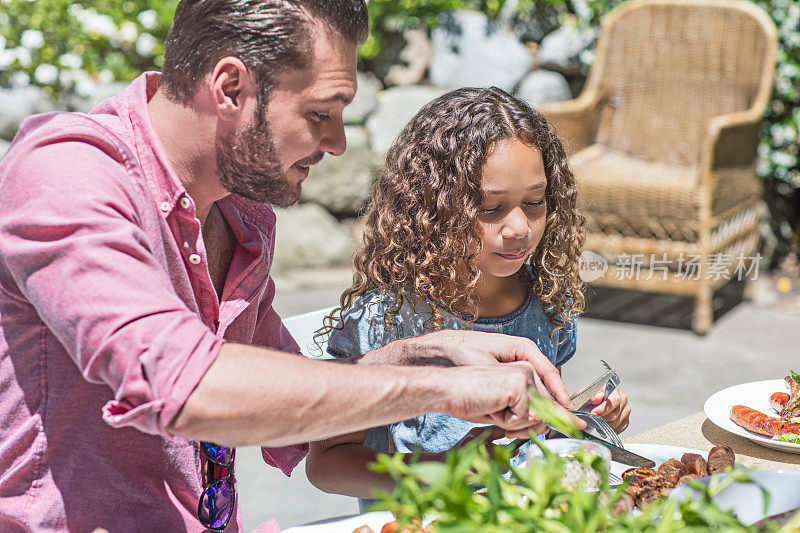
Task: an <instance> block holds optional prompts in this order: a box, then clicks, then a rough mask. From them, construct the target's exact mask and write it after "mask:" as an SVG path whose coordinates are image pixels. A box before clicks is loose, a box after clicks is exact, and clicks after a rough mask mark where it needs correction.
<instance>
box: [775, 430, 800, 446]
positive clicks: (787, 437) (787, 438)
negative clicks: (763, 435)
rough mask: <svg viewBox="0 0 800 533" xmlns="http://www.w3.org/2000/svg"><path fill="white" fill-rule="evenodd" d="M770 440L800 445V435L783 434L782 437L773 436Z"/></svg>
mask: <svg viewBox="0 0 800 533" xmlns="http://www.w3.org/2000/svg"><path fill="white" fill-rule="evenodd" d="M772 440H779V441H783V442H794V443H797V444H800V435H798V434H796V433H784V434H783V435H775V436H774V437H772Z"/></svg>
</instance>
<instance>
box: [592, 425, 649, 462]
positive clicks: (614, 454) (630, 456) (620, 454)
mask: <svg viewBox="0 0 800 533" xmlns="http://www.w3.org/2000/svg"><path fill="white" fill-rule="evenodd" d="M583 438H584V439H586V440H590V441H592V442H597V443H600V444H602V445H603V446H605V447H606V448H608V449H609V450H610V451H611V460H612V461H616V462H618V463H622V464H624V465H630V466H635V467H636V468H655V466H656V462H655V461H653V460H652V459H648V458H647V457H642V456H641V455H637V454H635V453H633V452H629V451H628V450H626V449H624V448H620V447H619V446H614V445H613V444H611V443H610V442H606V441H604V440H603V439H600V438H597V437H595V436H594V435H589V434H588V433H584V434H583Z"/></svg>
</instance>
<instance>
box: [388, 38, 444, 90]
mask: <svg viewBox="0 0 800 533" xmlns="http://www.w3.org/2000/svg"><path fill="white" fill-rule="evenodd" d="M403 38H404V39H405V41H406V46H405V48H403V49H402V50H400V54H399V59H400V61H401V63H397V64H395V65H392V66H391V67H389V72H388V73H387V74H386V83H388V84H389V85H399V86H405V85H414V84H416V83H419V82H420V81H422V79H423V78H424V77H425V72H426V71H427V70H428V66H429V65H430V62H431V54H432V53H433V49H432V47H431V40H430V38H428V30H427V29H425V28H412V29H408V30H406V31H405V32H403Z"/></svg>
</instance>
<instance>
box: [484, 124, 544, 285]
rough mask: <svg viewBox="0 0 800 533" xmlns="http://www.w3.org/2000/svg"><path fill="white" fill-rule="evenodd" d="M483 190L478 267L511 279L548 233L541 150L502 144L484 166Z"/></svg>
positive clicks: (513, 142) (510, 142)
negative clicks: (543, 235) (480, 245)
mask: <svg viewBox="0 0 800 533" xmlns="http://www.w3.org/2000/svg"><path fill="white" fill-rule="evenodd" d="M481 187H482V189H483V196H484V200H483V205H482V206H481V207H480V210H479V212H478V232H479V234H480V236H481V243H482V244H483V250H482V251H481V253H480V255H479V256H478V268H479V269H480V271H481V274H482V275H484V276H490V277H496V278H504V277H508V276H511V275H513V274H515V273H516V272H518V271H519V269H520V268H521V267H522V264H523V263H524V262H525V259H526V258H527V257H528V255H530V254H531V252H533V250H534V249H535V248H536V246H537V245H538V244H539V240H540V239H541V238H542V234H543V233H544V227H545V219H546V218H547V203H546V200H545V189H546V187H547V177H546V175H545V171H544V164H543V162H542V154H541V152H539V150H538V149H537V148H532V147H530V146H528V145H526V144H524V143H523V142H521V141H519V140H517V139H505V140H502V141H498V142H497V143H495V144H494V146H493V148H492V151H491V152H490V154H489V157H488V158H487V159H486V164H485V165H484V167H483V175H482V176H481Z"/></svg>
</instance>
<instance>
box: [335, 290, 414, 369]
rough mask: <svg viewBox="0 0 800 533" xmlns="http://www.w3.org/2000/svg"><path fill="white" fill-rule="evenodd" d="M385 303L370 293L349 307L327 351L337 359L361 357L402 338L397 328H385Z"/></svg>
mask: <svg viewBox="0 0 800 533" xmlns="http://www.w3.org/2000/svg"><path fill="white" fill-rule="evenodd" d="M385 309H386V302H384V301H383V298H382V297H381V295H379V294H377V293H375V292H370V293H367V294H365V295H363V296H361V297H360V298H358V299H357V300H356V301H355V302H354V303H353V305H352V306H351V307H350V309H348V310H347V311H346V312H345V313H344V316H343V317H342V321H341V323H340V324H339V325H337V329H335V330H333V332H332V333H331V338H330V340H329V341H328V353H329V354H331V355H332V356H333V357H336V358H337V359H345V358H349V357H361V356H362V355H364V354H365V353H367V352H369V351H372V350H376V349H378V348H382V347H384V346H386V345H387V344H389V343H390V342H392V341H395V340H397V339H399V338H400V337H401V334H400V332H399V330H397V329H395V330H387V328H386V327H385V326H384V322H383V312H384V310H385Z"/></svg>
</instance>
